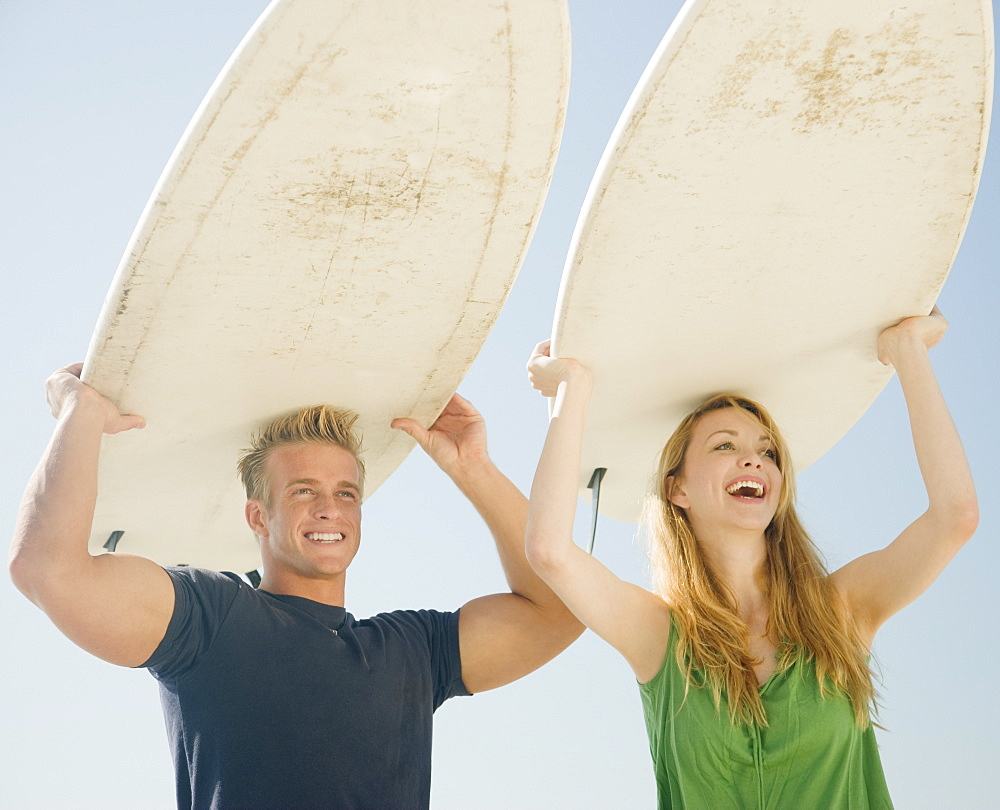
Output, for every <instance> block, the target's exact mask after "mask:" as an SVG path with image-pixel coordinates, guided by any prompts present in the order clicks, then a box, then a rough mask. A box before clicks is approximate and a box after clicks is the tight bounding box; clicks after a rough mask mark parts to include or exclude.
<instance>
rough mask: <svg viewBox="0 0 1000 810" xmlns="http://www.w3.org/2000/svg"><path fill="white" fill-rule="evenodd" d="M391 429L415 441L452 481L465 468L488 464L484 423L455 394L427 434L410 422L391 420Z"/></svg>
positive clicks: (470, 405) (470, 404)
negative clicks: (399, 431) (471, 465)
mask: <svg viewBox="0 0 1000 810" xmlns="http://www.w3.org/2000/svg"><path fill="white" fill-rule="evenodd" d="M390 427H391V428H394V429H395V430H402V431H403V432H404V433H406V434H407V435H409V436H410V437H411V438H412V439H414V440H415V441H416V442H417V444H419V445H420V447H421V448H422V449H423V451H424V452H425V453H427V455H429V456H430V457H431V458H432V459H434V461H435V463H436V464H437V465H438V466H439V467H440V468H441V469H442V470H444V471H445V472H446V473H448V475H450V476H451V477H452V478H454V477H455V474H456V473H458V472H459V471H460V470H461V469H463V468H464V467H466V466H468V465H470V464H473V465H476V464H482V463H483V462H484V461H488V459H489V454H488V453H487V450H486V420H485V419H483V417H482V416H481V415H480V413H479V411H477V410H476V409H475V408H474V407H473V405H472V403H471V402H469V400H467V399H465V398H464V397H461V396H459V395H458V394H455V395H454V396H452V398H451V399H450V400H449V402H448V404H447V405H446V406H445V409H444V410H443V411H442V412H441V415H440V416H439V417H438V418H437V419H436V420H435V422H434V424H433V425H431V426H430V428H428V429H427V430H425V429H424V428H422V427H421V426H420V425H419V424H418V423H417V422H415V421H414V420H412V419H393V420H392V424H391V425H390Z"/></svg>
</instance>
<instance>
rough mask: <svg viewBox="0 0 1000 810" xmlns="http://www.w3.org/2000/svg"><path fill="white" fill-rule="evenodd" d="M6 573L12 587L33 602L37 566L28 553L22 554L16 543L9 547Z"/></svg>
mask: <svg viewBox="0 0 1000 810" xmlns="http://www.w3.org/2000/svg"><path fill="white" fill-rule="evenodd" d="M7 573H8V575H9V576H10V581H11V582H13V583H14V587H15V588H17V589H18V590H19V591H20V592H21V593H23V594H24V595H25V596H27V597H28V599H30V600H31V601H32V602H35V601H36V599H35V597H34V595H33V594H34V592H35V589H36V587H37V580H38V566H37V565H35V564H34V561H33V560H32V559H31V557H30V555H27V554H24V553H23V552H22V551H21V550H20V549H19V548H18V547H17V546H16V545H15V546H14V547H13V548H11V550H10V555H9V556H8V557H7Z"/></svg>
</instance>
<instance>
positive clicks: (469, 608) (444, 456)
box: [392, 394, 583, 693]
mask: <svg viewBox="0 0 1000 810" xmlns="http://www.w3.org/2000/svg"><path fill="white" fill-rule="evenodd" d="M392 426H393V427H394V428H399V429H401V430H405V431H406V432H407V433H408V434H409V435H410V436H412V437H413V438H414V439H415V440H416V441H417V443H418V444H419V445H420V446H421V447H422V448H423V449H424V451H425V452H426V453H427V454H428V455H429V456H430V457H431V458H432V459H434V461H435V462H436V463H437V464H438V466H440V467H441V469H442V470H444V471H445V472H446V473H447V474H448V475H449V476H450V477H451V479H452V480H453V481H454V482H455V484H456V485H457V486H458V488H459V489H460V490H461V491H462V492H463V494H464V495H465V496H466V497H467V498H468V499H469V500H470V501H471V502H472V505H473V506H475V507H476V510H477V511H478V512H479V514H480V515H481V516H482V518H483V520H484V521H486V525H487V526H488V527H489V529H490V531H491V532H492V534H493V538H494V540H495V541H496V545H497V551H498V552H499V554H500V562H501V564H502V565H503V570H504V574H505V575H506V577H507V584H508V586H509V587H510V590H511V592H510V593H503V594H493V595H491V596H483V597H480V598H478V599H473V600H472V601H471V602H469V603H467V604H466V605H465V606H464V607H463V608H462V610H461V613H460V614H459V644H460V647H461V654H462V680H463V681H464V683H465V686H466V688H467V689H468V690H469V691H470V692H473V693H475V692H483V691H486V690H488V689H495V688H496V687H498V686H503V685H504V684H508V683H510V682H511V681H515V680H517V679H518V678H521V677H523V676H525V675H527V674H528V673H529V672H533V671H534V670H536V669H537V668H538V667H540V666H542V664H544V663H546V662H547V661H549V660H551V659H552V658H554V657H555V656H556V655H558V654H559V653H560V652H562V651H563V650H564V649H566V647H568V646H569V645H570V644H571V643H572V642H573V641H574V640H575V639H576V638H577V637H578V636H579V635H580V633H582V632H583V625H582V624H580V622H579V621H577V619H576V618H575V617H574V616H573V614H572V613H570V612H569V610H567V609H566V606H565V605H563V603H562V602H561V601H560V600H559V598H558V597H557V596H556V595H555V594H554V593H553V592H552V590H551V589H550V588H549V586H548V585H546V584H545V583H544V582H543V581H542V580H541V579H540V578H539V577H538V575H537V574H535V572H534V571H533V570H532V568H531V566H530V565H528V561H527V559H526V558H525V556H524V530H525V518H526V515H527V509H528V501H527V498H525V497H524V495H523V494H522V493H521V492H520V490H518V489H517V487H515V486H514V484H513V483H512V482H511V481H510V480H509V479H508V478H507V477H506V476H505V475H504V474H503V473H501V472H500V470H498V469H497V467H496V465H494V464H493V462H492V460H491V459H490V458H489V454H488V453H487V447H486V423H485V421H484V420H483V417H482V416H481V415H480V414H479V412H478V411H476V409H475V408H474V407H473V406H472V404H471V403H470V402H468V401H467V400H465V399H463V398H462V397H460V396H459V395H458V394H456V395H455V396H454V397H452V399H451V401H450V402H449V403H448V406H447V407H446V408H445V410H444V411H443V412H442V414H441V416H439V417H438V419H437V421H436V422H435V423H434V424H433V425H431V427H430V429H428V430H424V429H423V428H421V427H420V426H419V425H418V424H417V423H416V422H414V421H413V420H411V419H397V420H395V421H394V422H393V423H392Z"/></svg>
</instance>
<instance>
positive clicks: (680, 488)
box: [667, 475, 691, 509]
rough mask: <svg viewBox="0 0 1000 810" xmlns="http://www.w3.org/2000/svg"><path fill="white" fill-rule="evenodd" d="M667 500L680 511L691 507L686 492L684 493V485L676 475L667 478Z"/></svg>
mask: <svg viewBox="0 0 1000 810" xmlns="http://www.w3.org/2000/svg"><path fill="white" fill-rule="evenodd" d="M667 498H668V499H669V501H670V502H671V503H672V504H673V505H674V506H679V507H680V508H681V509H687V508H688V507H689V506H690V505H691V501H690V500H689V499H688V496H687V492H685V491H684V483H683V481H681V479H680V478H678V477H677V476H676V475H668V476H667Z"/></svg>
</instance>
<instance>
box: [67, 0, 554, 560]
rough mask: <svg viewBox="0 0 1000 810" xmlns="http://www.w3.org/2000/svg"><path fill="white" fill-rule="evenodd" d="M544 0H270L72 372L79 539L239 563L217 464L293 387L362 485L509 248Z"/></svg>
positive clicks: (426, 407)
mask: <svg viewBox="0 0 1000 810" xmlns="http://www.w3.org/2000/svg"><path fill="white" fill-rule="evenodd" d="M568 81H569V27H568V15H567V10H566V6H565V0H509V1H508V2H506V3H503V4H471V3H468V2H466V0H416V1H415V2H410V3H406V4H399V3H395V2H391V0H350V1H345V2H337V3H329V2H325V0H277V1H276V2H274V3H272V4H271V5H270V6H269V7H268V9H267V10H266V11H265V13H264V14H263V15H262V16H261V18H260V19H259V20H258V21H257V23H256V24H255V26H254V27H253V28H252V29H251V31H250V32H249V33H248V34H247V36H246V38H245V39H244V41H243V42H242V44H241V45H240V46H239V48H238V49H237V51H236V52H235V53H234V54H233V56H232V57H231V59H230V60H229V62H228V63H227V65H226V67H225V68H224V69H223V71H222V73H221V74H220V76H219V78H218V79H217V80H216V82H215V84H214V85H213V86H212V88H211V89H210V90H209V93H208V95H207V97H206V98H205V100H204V101H203V102H202V105H201V106H200V108H199V109H198V111H197V113H196V114H195V116H194V119H193V121H192V122H191V124H190V125H189V127H188V129H187V131H186V132H185V134H184V136H183V137H182V139H181V142H180V144H179V145H178V147H177V148H176V150H175V152H174V154H173V156H172V157H171V159H170V161H169V163H168V165H167V167H166V169H165V170H164V172H163V175H162V176H161V178H160V181H159V183H158V185H157V186H156V188H155V189H154V191H153V194H152V197H151V199H150V201H149V203H148V204H147V207H146V209H145V211H144V213H143V215H142V218H141V219H140V221H139V224H138V226H137V227H136V230H135V232H134V234H133V236H132V240H131V242H130V244H129V246H128V248H127V250H126V252H125V255H124V258H123V260H122V263H121V265H120V267H119V269H118V272H117V275H116V277H115V280H114V282H113V284H112V288H111V290H110V292H109V293H108V296H107V298H106V300H105V305H104V309H103V311H102V314H101V317H100V321H99V323H98V325H97V329H96V331H95V333H94V336H93V339H92V341H91V345H90V349H89V352H88V355H87V359H86V362H85V369H84V380H85V381H86V382H88V383H90V384H91V385H93V386H94V387H96V388H97V389H98V390H99V391H100V392H101V393H103V394H105V395H106V396H108V397H109V398H110V399H111V400H112V401H113V402H115V403H116V404H117V405H118V406H119V407H120V408H121V410H122V411H123V412H130V413H139V414H142V415H143V416H145V417H146V419H147V424H148V426H147V427H146V429H145V430H143V431H132V432H130V433H127V434H123V435H120V436H115V437H110V438H105V441H104V444H103V447H102V454H101V462H100V478H99V497H98V505H97V514H96V517H95V521H94V530H93V534H92V536H91V549H92V550H93V551H98V550H99V549H100V548H101V547H102V546H103V545H104V544H105V542H106V541H107V540H108V538H109V536H111V534H112V533H113V532H118V531H121V532H124V534H123V535H121V539H120V541H119V544H118V550H119V551H129V552H133V553H137V554H142V555H145V556H148V557H151V558H153V559H154V560H156V561H158V562H160V563H162V564H190V565H199V566H205V567H210V568H217V569H230V570H236V571H248V570H251V569H253V568H256V567H257V566H258V564H259V555H258V551H257V548H256V544H255V541H254V540H253V538H252V536H251V534H250V532H249V530H248V529H247V528H246V525H245V523H244V520H243V501H244V496H243V493H242V491H241V489H240V486H239V484H238V481H237V479H236V475H235V462H236V457H237V453H238V451H239V450H240V449H241V448H242V447H245V446H246V444H247V443H248V438H249V435H250V433H251V431H252V430H253V429H254V428H255V427H258V426H259V425H260V424H261V423H263V422H265V421H267V420H268V419H270V418H273V417H274V416H277V415H280V414H282V413H285V412H288V411H290V410H292V409H294V408H297V407H299V406H301V405H308V404H313V403H317V402H328V403H331V404H334V405H337V406H340V407H347V408H352V409H355V410H357V411H358V412H359V413H360V414H361V427H362V429H363V431H364V446H365V451H366V452H365V459H366V465H367V481H366V492H367V494H370V493H371V492H373V491H374V490H375V489H376V488H377V487H378V486H379V485H380V484H381V483H382V482H383V481H384V480H385V479H386V477H387V476H388V475H389V474H390V473H391V472H392V471H393V470H394V469H395V468H396V466H398V465H399V463H400V462H401V461H402V460H403V459H404V458H405V456H406V455H407V453H408V452H409V451H410V449H411V447H412V442H411V440H410V439H408V438H407V437H406V436H405V435H403V434H401V433H399V432H395V431H390V430H389V427H388V425H389V422H390V420H391V419H392V418H394V417H396V416H412V417H414V418H416V419H418V420H420V421H421V422H422V423H424V424H429V423H430V422H431V421H433V419H434V418H436V415H437V414H438V413H439V412H440V410H441V408H442V407H443V406H444V404H445V403H446V402H447V400H448V398H449V397H450V395H451V393H452V392H453V391H454V390H455V389H456V387H457V386H458V384H459V381H460V380H461V379H462V377H463V376H464V374H465V372H466V371H467V369H468V367H469V365H470V364H471V362H472V361H473V359H474V358H475V356H476V354H477V353H478V351H479V349H480V347H481V345H482V343H483V341H484V340H485V338H486V336H487V334H488V332H489V330H490V328H491V327H492V325H493V322H494V320H495V318H496V316H497V314H498V312H499V309H500V307H501V306H502V304H503V302H504V300H505V298H506V296H507V293H508V290H509V288H510V286H511V284H512V283H513V281H514V278H515V276H516V274H517V271H518V269H519V267H520V264H521V261H522V259H523V257H524V254H525V251H526V249H527V246H528V243H529V241H530V238H531V235H532V233H533V231H534V228H535V225H536V223H537V220H538V216H539V214H540V212H541V208H542V203H543V201H544V197H545V193H546V191H547V188H548V184H549V181H550V179H551V175H552V170H553V167H554V164H555V158H556V153H557V151H558V144H559V138H560V135H561V129H562V124H563V119H564V115H565V108H566V98H567V89H568Z"/></svg>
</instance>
